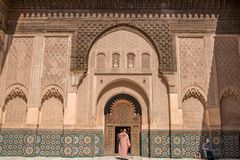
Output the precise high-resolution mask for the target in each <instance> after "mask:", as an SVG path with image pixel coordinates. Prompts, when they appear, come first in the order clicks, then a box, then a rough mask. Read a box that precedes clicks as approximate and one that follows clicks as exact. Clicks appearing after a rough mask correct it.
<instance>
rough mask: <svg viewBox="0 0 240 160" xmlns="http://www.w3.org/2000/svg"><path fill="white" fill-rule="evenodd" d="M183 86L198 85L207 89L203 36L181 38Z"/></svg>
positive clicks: (181, 77)
mask: <svg viewBox="0 0 240 160" xmlns="http://www.w3.org/2000/svg"><path fill="white" fill-rule="evenodd" d="M179 57H180V79H181V88H182V90H184V89H185V88H186V87H188V86H193V85H197V86H199V87H201V88H202V89H204V90H205V89H206V74H205V58H204V57H205V56H204V47H203V38H179Z"/></svg>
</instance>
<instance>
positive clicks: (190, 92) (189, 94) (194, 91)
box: [182, 88, 206, 106]
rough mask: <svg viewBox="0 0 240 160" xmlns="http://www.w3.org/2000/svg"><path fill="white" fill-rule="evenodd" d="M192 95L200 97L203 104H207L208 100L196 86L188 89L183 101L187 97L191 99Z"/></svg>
mask: <svg viewBox="0 0 240 160" xmlns="http://www.w3.org/2000/svg"><path fill="white" fill-rule="evenodd" d="M191 97H193V98H196V99H198V100H199V101H200V102H201V103H202V104H203V106H205V104H206V100H205V98H204V96H203V95H202V94H201V92H200V91H198V90H197V89H195V88H191V89H188V90H187V92H186V93H185V95H184V97H183V99H182V102H184V101H186V100H187V99H189V98H191Z"/></svg>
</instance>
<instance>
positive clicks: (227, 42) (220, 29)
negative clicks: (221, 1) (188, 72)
mask: <svg viewBox="0 0 240 160" xmlns="http://www.w3.org/2000/svg"><path fill="white" fill-rule="evenodd" d="M227 6H228V7H231V8H232V10H231V11H227V10H224V9H223V11H222V12H220V13H219V18H218V22H217V28H216V35H215V36H214V38H213V39H214V44H213V58H212V64H211V72H210V79H209V86H208V92H207V93H208V95H207V107H206V109H207V113H208V116H209V129H210V130H209V131H210V132H209V134H210V135H209V138H210V141H211V143H212V144H213V149H214V154H215V157H217V158H240V96H239V95H240V69H239V68H240V53H239V51H240V50H239V49H240V46H239V44H240V43H239V19H238V18H239V17H234V16H231V15H234V14H235V15H237V14H236V13H238V15H239V6H240V4H239V2H237V1H228V2H227ZM230 18H231V19H230ZM237 19H238V20H237ZM230 24H231V25H230Z"/></svg>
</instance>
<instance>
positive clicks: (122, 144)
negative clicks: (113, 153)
mask: <svg viewBox="0 0 240 160" xmlns="http://www.w3.org/2000/svg"><path fill="white" fill-rule="evenodd" d="M118 139H119V145H118V153H119V155H120V158H121V159H124V158H125V157H126V156H127V153H128V148H129V147H130V146H131V144H130V141H129V137H128V134H127V130H126V129H123V131H122V132H121V133H119V134H118Z"/></svg>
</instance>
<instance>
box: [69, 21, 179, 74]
mask: <svg viewBox="0 0 240 160" xmlns="http://www.w3.org/2000/svg"><path fill="white" fill-rule="evenodd" d="M120 25H122V24H121V23H119V22H86V23H82V24H80V25H79V28H78V34H77V49H76V53H73V55H72V59H71V69H79V70H85V71H86V70H87V69H88V53H89V51H90V49H91V45H92V44H93V43H94V42H95V40H97V39H96V38H97V37H99V36H100V35H102V34H103V33H105V31H106V30H107V29H109V28H113V27H115V26H116V28H117V27H118V26H120ZM126 25H127V26H131V27H135V28H137V29H138V30H141V31H142V32H143V33H144V34H146V36H147V37H151V38H152V40H153V43H154V45H156V50H157V52H158V54H159V59H160V60H159V61H160V70H162V71H173V70H175V69H176V60H175V56H174V55H172V51H171V41H172V39H171V36H170V30H169V24H168V23H167V22H158V23H153V22H141V23H139V22H127V23H125V24H124V25H123V26H126Z"/></svg>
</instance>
